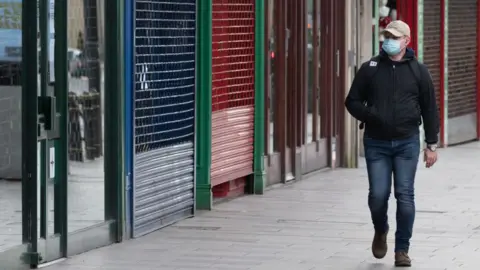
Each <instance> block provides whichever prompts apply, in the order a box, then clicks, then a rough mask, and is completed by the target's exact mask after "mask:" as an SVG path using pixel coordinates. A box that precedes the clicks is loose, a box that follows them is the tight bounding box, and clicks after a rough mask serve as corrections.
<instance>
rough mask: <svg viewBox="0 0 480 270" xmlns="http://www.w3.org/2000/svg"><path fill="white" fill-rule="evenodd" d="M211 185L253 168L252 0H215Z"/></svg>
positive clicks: (253, 41) (233, 177)
mask: <svg viewBox="0 0 480 270" xmlns="http://www.w3.org/2000/svg"><path fill="white" fill-rule="evenodd" d="M212 7H213V13H212V15H213V22H212V32H213V35H212V168H211V179H212V180H211V181H212V186H215V185H218V184H221V183H224V182H228V181H231V180H234V179H237V178H240V177H243V176H246V175H249V174H251V173H252V172H253V125H254V113H253V112H254V92H255V91H254V89H255V87H254V76H255V0H213V6H212Z"/></svg>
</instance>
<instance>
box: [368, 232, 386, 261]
mask: <svg viewBox="0 0 480 270" xmlns="http://www.w3.org/2000/svg"><path fill="white" fill-rule="evenodd" d="M387 235H388V231H387V232H385V233H378V232H375V236H374V237H373V242H372V253H373V257H375V258H377V259H383V258H384V257H385V255H387V250H388V246H387Z"/></svg>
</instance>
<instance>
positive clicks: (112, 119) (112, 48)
mask: <svg viewBox="0 0 480 270" xmlns="http://www.w3.org/2000/svg"><path fill="white" fill-rule="evenodd" d="M107 13H108V14H107ZM123 32H124V29H123V1H116V0H105V47H106V48H108V50H105V137H107V138H108V140H106V141H105V220H112V221H115V222H116V223H115V226H112V231H111V236H112V241H115V242H119V241H121V240H122V238H123V231H124V230H123V220H124V212H125V211H124V205H125V204H124V203H125V202H124V193H123V191H124V187H125V182H124V181H125V179H124V171H125V168H124V166H125V144H124V138H125V117H124V115H125V91H124V89H125V85H124V80H123V74H124V73H123V71H124V57H123V56H124V55H125V54H124V48H123V42H120V41H121V40H123Z"/></svg>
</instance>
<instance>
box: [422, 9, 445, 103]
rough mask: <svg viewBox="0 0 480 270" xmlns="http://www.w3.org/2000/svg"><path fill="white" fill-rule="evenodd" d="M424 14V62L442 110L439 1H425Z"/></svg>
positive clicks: (440, 10)
mask: <svg viewBox="0 0 480 270" xmlns="http://www.w3.org/2000/svg"><path fill="white" fill-rule="evenodd" d="M424 5H425V9H424V13H423V46H424V51H423V62H424V63H425V65H427V67H428V70H429V71H430V74H431V75H432V78H433V85H434V86H435V90H436V92H437V93H436V96H437V105H438V107H439V108H440V52H441V48H440V46H441V27H442V25H441V12H442V7H441V5H442V3H441V1H439V0H425V2H424Z"/></svg>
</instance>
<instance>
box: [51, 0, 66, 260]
mask: <svg viewBox="0 0 480 270" xmlns="http://www.w3.org/2000/svg"><path fill="white" fill-rule="evenodd" d="M67 7H68V1H63V0H55V48H54V55H55V58H54V65H55V71H54V72H55V86H54V87H55V88H54V91H55V97H56V98H57V113H58V114H60V119H59V135H60V136H59V139H57V141H56V142H55V156H56V157H58V158H57V159H56V161H55V176H56V177H55V192H54V207H55V217H54V232H55V233H56V234H60V235H61V241H60V251H61V254H62V256H65V257H66V256H67V238H68V228H67V227H68V214H67V213H68V187H67V183H68V132H67V125H68V117H69V112H68V73H67V70H68V69H67V46H68V45H67V29H68V26H67V24H68V19H67V18H68V13H67Z"/></svg>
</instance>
